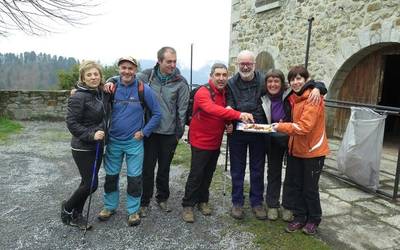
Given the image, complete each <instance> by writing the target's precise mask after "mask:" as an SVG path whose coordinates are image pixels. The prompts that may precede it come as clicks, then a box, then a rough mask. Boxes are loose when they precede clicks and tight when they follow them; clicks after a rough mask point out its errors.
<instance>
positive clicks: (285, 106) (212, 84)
mask: <svg viewBox="0 0 400 250" xmlns="http://www.w3.org/2000/svg"><path fill="white" fill-rule="evenodd" d="M176 60H177V57H176V51H175V49H173V48H172V47H163V48H161V49H160V50H159V51H158V53H157V64H156V65H155V67H154V68H151V69H146V70H144V71H142V72H140V73H137V72H136V71H137V66H138V64H137V61H136V60H135V59H134V58H132V57H122V58H120V59H119V60H118V68H119V75H118V76H115V77H112V78H110V79H108V80H107V83H106V84H103V82H102V72H101V68H100V66H99V65H98V64H97V63H95V62H93V61H84V62H83V63H82V64H81V66H80V71H79V73H80V77H79V83H78V84H77V86H76V91H75V92H74V93H73V94H72V95H71V97H70V98H69V101H68V109H67V118H66V122H67V127H68V129H69V131H70V132H71V134H72V140H71V149H72V156H73V159H74V161H75V163H76V165H77V166H78V169H79V172H80V174H81V178H82V180H81V183H80V185H79V187H78V189H77V190H76V191H75V192H74V193H73V195H72V196H71V197H70V198H69V199H68V200H65V201H63V202H62V205H61V219H62V222H63V223H64V224H66V225H71V226H77V227H79V228H81V229H85V230H86V229H89V228H90V227H91V225H88V223H87V219H88V218H85V217H84V216H83V215H82V211H83V206H84V204H85V202H86V200H87V198H88V197H89V196H90V194H91V192H94V191H95V190H96V189H97V183H98V177H97V174H98V171H99V168H100V164H101V162H102V158H103V148H104V147H105V154H104V169H105V172H106V177H105V182H104V198H103V202H104V206H103V209H102V210H101V211H100V213H99V214H98V218H99V219H100V220H102V221H106V220H108V219H109V218H110V217H111V216H112V215H113V214H114V213H115V211H116V209H117V207H118V203H119V188H118V181H119V174H120V171H121V166H122V162H123V159H124V158H125V161H126V165H127V204H126V209H127V213H128V225H130V226H135V225H138V224H140V221H141V218H143V217H146V216H148V213H149V204H150V200H151V198H152V197H153V193H154V181H155V182H156V195H155V198H156V202H157V204H158V206H159V208H160V209H161V210H162V211H164V212H170V211H171V208H170V206H169V204H168V198H169V195H170V191H169V172H170V165H171V161H172V158H173V156H174V153H175V149H176V146H177V144H178V141H179V139H180V138H181V137H182V136H183V133H184V130H185V123H186V112H187V109H188V103H189V96H190V90H189V86H188V84H187V81H186V80H185V78H184V77H183V76H182V75H181V74H180V72H179V69H178V68H177V67H176V62H177V61H176ZM237 66H238V72H237V73H236V74H235V75H234V76H233V77H231V78H230V79H229V80H228V75H229V73H228V69H227V67H226V65H224V64H222V63H215V64H214V65H212V67H211V72H210V77H209V81H208V83H207V84H205V85H203V86H202V87H200V88H199V89H198V90H197V91H196V93H195V95H194V98H193V100H194V102H193V108H192V110H193V111H192V114H191V115H192V116H191V120H190V124H189V131H188V138H189V143H190V145H191V155H192V158H191V167H190V172H189V175H188V177H187V182H186V185H185V192H184V197H183V199H182V207H183V210H182V219H183V220H184V221H185V222H188V223H193V222H194V221H195V217H194V208H195V206H197V208H198V209H199V211H200V212H201V213H202V214H203V215H206V216H207V215H211V214H212V208H211V206H210V204H209V188H210V184H211V181H212V178H213V174H214V171H215V169H216V166H217V161H218V157H219V154H220V147H221V142H222V137H223V134H224V132H225V131H226V132H227V134H228V144H229V153H230V164H231V168H230V173H231V177H232V178H231V181H232V208H231V212H230V214H231V216H232V217H233V218H235V219H242V218H244V216H245V214H244V209H243V206H244V199H245V198H244V195H243V191H244V190H243V187H244V176H245V170H246V162H247V159H246V158H247V152H249V169H250V192H249V201H250V205H251V208H252V212H253V213H254V215H255V217H256V218H257V219H260V220H264V219H267V218H268V219H270V220H276V219H277V218H278V217H279V215H280V214H281V215H282V219H283V220H285V221H288V222H289V223H288V226H287V228H286V231H287V232H294V231H297V230H300V229H302V230H303V232H304V233H306V234H314V233H315V232H316V230H317V227H318V225H319V223H320V221H321V215H322V211H321V205H320V200H319V189H318V181H319V176H320V173H321V170H322V167H323V165H324V158H325V156H326V155H327V154H328V153H329V148H328V144H327V138H326V134H325V117H324V102H323V98H322V95H324V94H326V92H327V90H326V88H325V85H324V84H323V83H321V82H316V81H314V80H311V79H310V76H309V73H308V71H307V69H305V68H304V67H302V66H296V67H293V68H292V69H290V71H289V73H288V77H287V79H288V82H289V85H287V84H286V83H285V77H284V75H283V73H282V71H280V70H277V69H273V70H270V71H269V72H268V73H267V74H266V75H262V74H261V73H259V72H257V71H256V70H255V55H254V53H253V52H251V51H248V50H244V51H241V52H240V53H239V55H238V57H237ZM136 73H137V74H136ZM239 121H241V122H244V123H257V124H272V125H271V126H272V128H273V132H272V133H267V134H257V133H248V132H244V131H241V130H238V129H236V126H237V123H238V122H239ZM105 145H106V146H105ZM96 151H97V152H98V151H100V152H101V153H100V154H96ZM285 155H287V164H286V165H287V166H286V174H285V180H284V183H283V192H282V211H281V213H280V206H281V204H280V193H281V184H282V183H281V179H282V162H283V160H284V156H285ZM266 156H267V159H268V165H267V174H268V175H267V188H266V197H265V203H266V205H267V209H266V208H265V207H264V205H263V204H264V168H265V159H266ZM95 163H96V165H94V164H95ZM156 165H157V173H156V174H155V167H156ZM93 170H94V171H95V172H93ZM92 177H94V178H92ZM154 178H155V180H154ZM93 180H94V181H93Z"/></svg>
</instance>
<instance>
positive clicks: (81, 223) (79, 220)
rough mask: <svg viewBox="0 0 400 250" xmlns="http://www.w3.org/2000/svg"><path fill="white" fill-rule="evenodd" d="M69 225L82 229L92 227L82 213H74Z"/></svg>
mask: <svg viewBox="0 0 400 250" xmlns="http://www.w3.org/2000/svg"><path fill="white" fill-rule="evenodd" d="M69 225H70V226H73V227H77V228H79V229H81V230H85V229H86V230H90V229H92V225H91V224H89V223H88V222H87V220H86V218H84V217H83V215H82V214H81V213H77V214H74V216H73V218H72V220H71V221H70V222H69ZM86 225H87V226H86Z"/></svg>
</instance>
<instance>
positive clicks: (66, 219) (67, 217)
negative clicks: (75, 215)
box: [61, 200, 72, 225]
mask: <svg viewBox="0 0 400 250" xmlns="http://www.w3.org/2000/svg"><path fill="white" fill-rule="evenodd" d="M65 203H67V201H65V200H64V201H62V202H61V221H62V223H64V224H65V225H69V223H70V222H71V220H72V211H71V212H68V211H67V210H65Z"/></svg>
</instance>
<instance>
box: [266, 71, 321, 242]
mask: <svg viewBox="0 0 400 250" xmlns="http://www.w3.org/2000/svg"><path fill="white" fill-rule="evenodd" d="M288 80H289V83H290V86H291V88H292V90H293V91H294V94H293V95H292V96H290V97H289V101H290V103H291V105H292V122H282V123H275V124H273V128H274V129H275V130H276V131H278V132H283V133H286V134H288V135H289V136H290V138H289V145H288V147H289V154H288V167H289V165H291V166H290V167H291V169H292V171H293V178H294V180H293V183H294V189H293V192H295V194H293V197H295V201H294V205H295V209H294V211H293V213H294V220H293V221H292V222H290V223H289V224H288V226H287V228H286V232H295V231H297V230H299V229H302V230H303V232H304V233H305V234H315V233H316V230H317V227H318V225H319V223H320V222H321V215H322V210H321V203H320V199H319V187H318V182H319V177H320V174H321V171H322V167H323V165H324V160H325V156H326V155H328V154H329V147H328V140H327V137H326V133H325V108H324V101H323V100H321V101H320V104H319V105H312V104H311V103H310V102H309V101H307V99H308V97H309V95H310V92H311V90H310V89H309V88H308V86H309V85H310V84H313V80H310V79H309V73H308V71H307V69H305V68H304V67H303V66H295V67H293V68H292V69H291V70H290V71H289V73H288Z"/></svg>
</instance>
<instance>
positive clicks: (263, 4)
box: [254, 0, 281, 13]
mask: <svg viewBox="0 0 400 250" xmlns="http://www.w3.org/2000/svg"><path fill="white" fill-rule="evenodd" d="M254 5H255V10H256V13H260V12H263V11H267V10H272V9H275V8H279V7H281V1H280V0H256V3H255V4H254Z"/></svg>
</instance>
